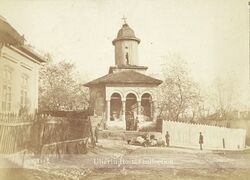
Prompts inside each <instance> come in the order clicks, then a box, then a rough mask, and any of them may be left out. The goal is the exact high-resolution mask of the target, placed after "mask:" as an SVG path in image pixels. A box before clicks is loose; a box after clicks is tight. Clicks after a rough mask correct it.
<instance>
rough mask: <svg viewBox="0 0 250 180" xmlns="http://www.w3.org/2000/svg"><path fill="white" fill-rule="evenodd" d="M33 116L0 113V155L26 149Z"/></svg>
mask: <svg viewBox="0 0 250 180" xmlns="http://www.w3.org/2000/svg"><path fill="white" fill-rule="evenodd" d="M34 119H35V116H34V115H23V116H19V115H17V114H15V113H0V153H1V154H11V153H16V152H19V151H21V150H23V149H26V148H27V146H29V143H30V132H31V127H32V124H33V120H34Z"/></svg>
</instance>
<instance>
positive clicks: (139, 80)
mask: <svg viewBox="0 0 250 180" xmlns="http://www.w3.org/2000/svg"><path fill="white" fill-rule="evenodd" d="M161 83H162V81H161V80H159V79H155V78H152V77H150V76H147V75H144V74H142V73H139V72H136V71H133V70H126V71H121V72H117V73H110V74H107V75H105V76H102V77H100V78H98V79H95V80H93V81H90V82H88V83H87V84H84V85H85V86H87V87H90V86H95V85H105V84H151V85H159V84H161Z"/></svg>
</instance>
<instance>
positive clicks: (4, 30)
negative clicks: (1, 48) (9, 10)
mask: <svg viewBox="0 0 250 180" xmlns="http://www.w3.org/2000/svg"><path fill="white" fill-rule="evenodd" d="M24 42H25V39H24V36H21V35H20V34H19V33H18V32H17V31H16V29H15V28H13V27H12V26H11V25H10V24H9V23H8V22H7V20H6V19H5V18H4V17H2V16H0V43H4V44H7V45H10V46H13V47H15V48H17V49H19V50H20V51H22V52H24V53H25V54H27V55H29V56H31V57H32V58H34V59H36V60H37V61H39V62H46V60H45V58H44V57H42V56H41V55H40V54H39V53H37V52H35V51H34V50H33V49H32V48H31V47H29V46H28V45H26V44H24Z"/></svg>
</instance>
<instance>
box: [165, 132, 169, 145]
mask: <svg viewBox="0 0 250 180" xmlns="http://www.w3.org/2000/svg"><path fill="white" fill-rule="evenodd" d="M165 139H166V144H167V147H169V139H170V135H169V134H168V131H167V132H166V135H165Z"/></svg>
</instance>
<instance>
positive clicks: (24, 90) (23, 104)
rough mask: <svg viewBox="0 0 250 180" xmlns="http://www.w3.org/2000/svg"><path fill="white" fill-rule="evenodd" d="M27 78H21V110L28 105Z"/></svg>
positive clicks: (24, 76)
mask: <svg viewBox="0 0 250 180" xmlns="http://www.w3.org/2000/svg"><path fill="white" fill-rule="evenodd" d="M28 80H29V78H28V76H26V75H23V76H22V84H21V108H25V107H27V105H28Z"/></svg>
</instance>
